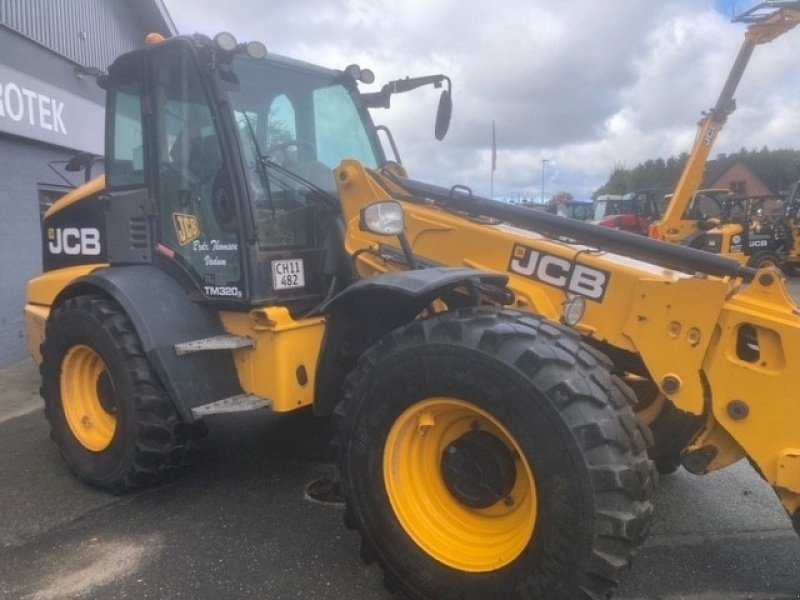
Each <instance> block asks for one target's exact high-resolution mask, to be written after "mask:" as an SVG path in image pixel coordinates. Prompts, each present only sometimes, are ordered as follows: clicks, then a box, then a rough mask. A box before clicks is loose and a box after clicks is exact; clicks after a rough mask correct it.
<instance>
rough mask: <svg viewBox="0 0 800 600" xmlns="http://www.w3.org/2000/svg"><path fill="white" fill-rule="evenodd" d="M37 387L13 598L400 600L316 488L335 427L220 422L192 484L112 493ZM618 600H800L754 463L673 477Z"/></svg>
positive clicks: (15, 449) (19, 416)
mask: <svg viewBox="0 0 800 600" xmlns="http://www.w3.org/2000/svg"><path fill="white" fill-rule="evenodd" d="M791 287H792V289H793V293H794V294H795V297H800V293H798V292H800V284H797V283H795V282H792V283H791ZM37 387H38V375H37V374H36V371H35V368H34V366H33V364H32V363H30V362H28V361H26V362H23V363H21V364H19V365H16V366H14V367H12V368H9V369H5V370H0V598H3V599H5V598H9V599H11V598H13V599H17V598H20V599H25V600H29V599H30V600H62V599H72V598H80V599H98V600H100V599H103V600H104V599H108V598H136V599H140V598H141V599H146V598H158V599H161V598H176V599H177V598H187V599H189V598H191V599H209V600H211V599H213V600H217V599H226V598H237V599H238V598H241V599H255V598H270V599H272V598H274V599H284V598H286V599H289V598H293V599H317V598H319V599H327V598H330V599H334V598H335V599H339V598H347V599H353V598H359V599H361V598H363V599H367V600H369V599H375V600H378V599H386V598H388V597H389V595H388V594H387V593H386V592H385V591H384V590H383V585H382V576H381V574H380V572H379V570H378V569H377V567H375V566H370V567H367V566H365V565H364V564H363V563H362V562H361V561H360V559H359V552H358V547H359V541H358V538H357V536H356V535H355V534H353V533H351V532H349V531H348V530H347V529H345V527H344V526H343V524H342V513H343V509H342V507H341V506H340V505H338V504H327V503H321V502H318V501H315V500H313V499H311V498H310V497H309V496H308V494H307V493H306V488H307V486H308V485H309V484H310V483H311V482H313V481H316V480H318V479H320V478H324V477H328V476H330V475H331V474H332V473H333V466H332V464H331V460H330V452H329V449H328V446H327V442H328V435H329V432H328V431H327V426H326V423H324V422H321V421H316V420H314V419H313V418H312V417H310V416H309V415H304V414H296V415H286V416H279V415H273V414H269V413H268V412H266V411H261V412H259V411H256V412H251V413H242V414H238V415H222V416H216V417H210V418H209V419H208V423H209V429H210V435H209V438H208V440H207V441H206V443H205V444H204V446H203V449H202V451H201V453H200V455H199V456H198V460H197V464H196V465H195V466H194V467H193V468H191V469H190V470H189V471H188V472H187V473H185V474H184V475H183V476H182V477H180V478H179V479H177V480H176V481H174V482H173V483H170V484H168V485H165V486H162V487H159V488H157V489H153V490H146V491H142V492H138V493H134V494H130V495H125V496H111V495H108V494H106V493H103V492H100V491H97V490H94V489H92V488H89V487H87V486H85V485H84V484H82V483H80V482H79V481H77V480H76V479H75V478H74V477H72V476H71V475H70V474H69V472H68V471H67V469H66V468H65V466H64V464H63V462H62V461H61V460H60V458H59V456H58V452H57V450H56V448H55V445H54V444H53V443H52V442H51V441H50V440H49V437H48V426H47V424H46V422H45V419H44V416H43V412H42V407H41V399H40V398H39V396H38V393H37V392H36V390H37ZM615 598H618V599H620V600H634V599H637V600H638V599H654V600H655V599H659V600H678V599H687V600H745V599H748V600H783V599H798V598H800V538H798V536H797V535H796V534H795V533H794V531H793V530H792V528H791V526H790V524H789V521H788V519H787V517H786V515H785V513H784V511H783V509H782V507H781V505H780V503H779V502H778V501H777V499H776V498H775V496H774V494H773V492H772V490H771V489H770V488H769V487H768V486H767V485H766V484H765V483H764V482H763V481H762V480H761V479H760V477H759V476H758V475H757V474H756V473H755V472H754V471H753V470H752V468H751V467H750V466H749V465H748V464H747V463H746V462H740V463H738V464H737V465H734V466H733V467H730V468H728V469H726V470H723V471H721V472H718V473H713V474H711V475H708V476H706V477H696V476H693V475H690V474H689V473H687V472H686V471H683V470H680V471H678V472H677V473H675V474H673V475H670V476H668V477H664V478H662V480H661V485H660V488H659V490H658V492H657V496H656V521H655V524H654V528H653V532H652V534H651V536H650V538H649V540H648V541H647V542H646V544H645V545H644V547H643V548H642V550H641V552H640V555H639V557H638V558H637V560H636V561H635V563H634V565H633V568H632V570H631V572H630V574H629V576H628V577H627V579H626V580H625V582H624V583H623V585H622V586H621V587H620V589H619V591H618V593H617V594H616V595H615Z"/></svg>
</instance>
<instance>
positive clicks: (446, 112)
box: [433, 81, 453, 142]
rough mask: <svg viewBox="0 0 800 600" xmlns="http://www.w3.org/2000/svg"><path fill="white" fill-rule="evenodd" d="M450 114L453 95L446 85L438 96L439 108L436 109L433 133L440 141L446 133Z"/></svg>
mask: <svg viewBox="0 0 800 600" xmlns="http://www.w3.org/2000/svg"><path fill="white" fill-rule="evenodd" d="M448 83H449V81H448ZM452 114H453V97H452V95H451V92H450V89H449V87H448V89H446V90H442V95H441V96H439V108H437V109H436V125H435V127H434V132H433V133H434V135H435V136H436V139H437V140H439V141H440V142H441V141H442V140H443V139H444V136H446V135H447V130H448V129H449V128H450V116H451V115H452Z"/></svg>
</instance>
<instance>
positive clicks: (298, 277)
mask: <svg viewBox="0 0 800 600" xmlns="http://www.w3.org/2000/svg"><path fill="white" fill-rule="evenodd" d="M301 287H306V275H305V270H304V269H303V259H302V258H290V259H288V260H273V261H272V289H274V290H290V289H292V288H301Z"/></svg>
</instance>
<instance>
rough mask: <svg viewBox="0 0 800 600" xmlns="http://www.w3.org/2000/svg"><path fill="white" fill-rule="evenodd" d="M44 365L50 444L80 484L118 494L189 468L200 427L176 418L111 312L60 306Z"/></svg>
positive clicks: (122, 320)
mask: <svg viewBox="0 0 800 600" xmlns="http://www.w3.org/2000/svg"><path fill="white" fill-rule="evenodd" d="M42 358H43V360H42V364H41V366H40V372H41V376H42V389H41V394H42V397H43V398H44V401H45V416H46V417H47V420H48V421H49V423H50V436H51V438H52V439H53V440H54V441H55V442H56V444H57V445H58V448H59V451H60V453H61V456H62V458H63V459H64V460H65V461H66V463H67V465H68V466H69V468H70V470H71V471H72V472H73V473H74V474H75V475H77V476H78V477H79V478H80V479H82V480H84V481H86V482H87V483H90V484H92V485H94V486H97V487H100V488H103V489H106V490H108V491H111V492H114V493H119V492H123V491H127V490H130V489H134V488H137V487H141V486H148V485H154V484H157V483H159V482H161V481H163V480H164V479H165V478H167V477H169V476H171V475H172V474H174V473H175V472H176V471H177V470H178V469H179V468H181V467H183V466H185V465H187V464H189V463H190V462H191V460H192V456H193V454H194V452H195V450H196V447H197V439H198V438H200V437H202V436H203V435H205V432H206V429H205V426H204V424H203V423H202V422H195V423H193V424H189V423H186V422H184V421H183V420H182V419H181V418H180V417H179V416H178V414H177V412H176V410H175V407H174V405H173V403H172V401H171V400H170V398H169V397H168V395H167V393H166V391H165V390H164V388H163V386H162V385H161V383H160V381H159V380H158V377H157V376H156V374H155V373H154V372H153V369H152V368H151V366H150V363H149V362H148V360H147V358H145V356H144V353H143V351H142V348H141V344H140V342H139V339H138V337H137V336H136V334H135V332H134V330H133V327H132V325H131V323H130V321H129V319H128V318H127V316H126V315H125V314H124V313H123V311H122V310H121V309H120V308H119V306H118V305H117V304H115V303H114V302H112V301H110V300H108V299H106V298H104V297H102V296H95V295H86V296H78V297H75V298H70V299H68V300H66V301H65V302H64V303H63V304H62V305H61V306H59V307H58V308H56V309H55V311H54V313H53V316H52V318H51V319H50V321H49V322H48V324H47V329H46V335H45V342H44V344H43V345H42ZM62 366H63V367H65V368H63V369H62ZM63 390H66V394H63V395H62V393H63ZM81 392H83V393H81ZM81 415H83V416H81ZM70 419H72V421H70ZM93 420H94V421H95V422H97V424H95V425H92V421H93ZM71 423H72V424H71ZM86 423H88V425H86Z"/></svg>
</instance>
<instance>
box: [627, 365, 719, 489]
mask: <svg viewBox="0 0 800 600" xmlns="http://www.w3.org/2000/svg"><path fill="white" fill-rule="evenodd" d="M630 387H631V389H632V390H633V392H634V393H635V394H636V397H637V398H638V402H637V405H636V411H637V414H640V413H639V412H638V411H645V412H646V411H648V410H652V408H651V407H653V406H654V405H658V404H661V408H660V410H659V412H658V414H657V415H656V416H655V418H652V417H651V419H652V421H648V420H646V419H645V422H646V423H647V425H648V426H649V429H650V433H651V435H652V438H653V442H652V444H650V446H649V447H648V448H647V455H648V456H649V457H650V460H652V461H653V464H654V465H655V467H656V470H657V471H658V474H659V475H669V474H671V473H674V472H675V471H677V470H678V467H680V466H681V456H682V453H683V450H684V449H685V448H686V446H688V445H689V443H690V442H691V441H692V439H693V438H694V437H695V435H696V434H697V433H698V432H699V431H700V429H701V428H702V427H703V423H704V422H705V421H704V419H703V418H702V417H701V416H699V415H693V414H691V413H689V412H686V411H683V410H680V409H679V408H676V407H675V405H674V404H673V403H672V402H671V401H670V400H668V399H666V398H665V397H664V396H663V394H662V393H661V390H659V389H658V386H657V385H656V384H655V383H654V382H653V381H651V380H649V379H642V380H638V381H634V382H632V383H631V385H630Z"/></svg>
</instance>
